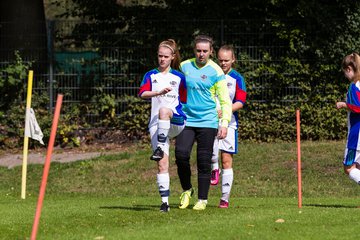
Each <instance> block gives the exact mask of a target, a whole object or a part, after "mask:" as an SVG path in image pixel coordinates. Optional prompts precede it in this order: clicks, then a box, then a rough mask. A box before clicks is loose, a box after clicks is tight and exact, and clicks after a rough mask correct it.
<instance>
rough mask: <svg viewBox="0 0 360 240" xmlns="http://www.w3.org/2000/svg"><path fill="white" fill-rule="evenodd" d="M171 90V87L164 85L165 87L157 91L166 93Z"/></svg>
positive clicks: (160, 93)
mask: <svg viewBox="0 0 360 240" xmlns="http://www.w3.org/2000/svg"><path fill="white" fill-rule="evenodd" d="M171 90H172V88H171V87H166V88H164V89H162V90H161V91H160V92H159V95H164V94H167V93H168V92H170V91H171Z"/></svg>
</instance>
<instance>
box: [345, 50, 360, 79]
mask: <svg viewBox="0 0 360 240" xmlns="http://www.w3.org/2000/svg"><path fill="white" fill-rule="evenodd" d="M348 67H351V68H352V69H353V70H354V79H352V80H360V56H359V54H358V53H356V52H354V53H351V54H349V55H347V56H346V57H344V59H343V61H342V63H341V68H342V70H345V69H346V68H348Z"/></svg>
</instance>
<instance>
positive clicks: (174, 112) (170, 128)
mask: <svg viewBox="0 0 360 240" xmlns="http://www.w3.org/2000/svg"><path fill="white" fill-rule="evenodd" d="M158 63H159V66H158V67H157V68H155V69H153V70H151V71H149V72H147V73H146V74H145V75H144V78H143V80H142V82H141V86H140V91H139V96H140V97H141V98H143V99H151V116H150V120H149V125H148V127H149V132H150V137H151V146H152V149H153V151H154V152H153V154H152V156H151V157H150V159H151V160H154V161H156V162H157V164H158V174H157V184H158V188H159V193H160V196H161V200H162V204H161V207H160V211H162V212H168V211H169V210H170V208H169V195H170V176H169V142H170V141H169V138H173V137H175V136H177V135H178V134H179V133H180V132H181V131H182V130H183V129H184V127H185V122H186V115H185V114H184V113H183V111H182V104H181V103H185V102H186V85H185V77H184V75H183V74H182V73H181V72H179V71H177V70H176V69H178V68H179V63H180V54H179V51H178V49H177V46H176V42H175V41H174V40H172V39H168V40H166V41H162V42H161V43H160V44H159V47H158Z"/></svg>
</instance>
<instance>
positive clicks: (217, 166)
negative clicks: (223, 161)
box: [211, 162, 219, 170]
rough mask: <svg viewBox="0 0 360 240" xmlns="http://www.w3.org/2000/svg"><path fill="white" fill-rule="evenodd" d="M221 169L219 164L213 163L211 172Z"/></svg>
mask: <svg viewBox="0 0 360 240" xmlns="http://www.w3.org/2000/svg"><path fill="white" fill-rule="evenodd" d="M215 169H219V162H216V163H211V170H215Z"/></svg>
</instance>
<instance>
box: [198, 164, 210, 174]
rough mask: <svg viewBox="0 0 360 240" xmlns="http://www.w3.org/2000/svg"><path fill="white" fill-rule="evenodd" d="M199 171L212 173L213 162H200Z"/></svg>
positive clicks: (200, 172)
mask: <svg viewBox="0 0 360 240" xmlns="http://www.w3.org/2000/svg"><path fill="white" fill-rule="evenodd" d="M198 173H199V174H210V173H211V164H209V163H205V162H202V163H198Z"/></svg>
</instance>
